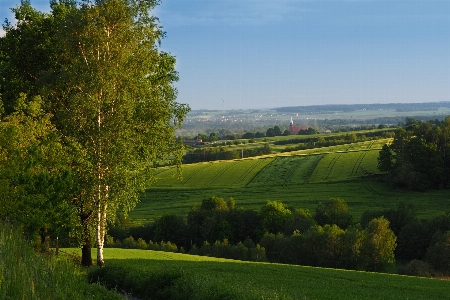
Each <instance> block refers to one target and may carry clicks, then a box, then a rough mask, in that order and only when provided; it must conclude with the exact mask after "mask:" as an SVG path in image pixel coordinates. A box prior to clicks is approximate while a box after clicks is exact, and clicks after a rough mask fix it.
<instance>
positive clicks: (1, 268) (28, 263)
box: [0, 224, 122, 300]
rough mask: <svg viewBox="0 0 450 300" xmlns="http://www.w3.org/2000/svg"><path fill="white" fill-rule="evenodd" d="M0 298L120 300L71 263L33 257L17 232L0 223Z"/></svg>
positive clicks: (43, 257) (43, 255)
mask: <svg viewBox="0 0 450 300" xmlns="http://www.w3.org/2000/svg"><path fill="white" fill-rule="evenodd" d="M0 299H12V300H15V299H71V300H72V299H104V300H107V299H122V297H120V296H119V295H118V294H116V293H114V292H110V291H108V290H106V289H105V288H104V287H103V286H101V285H98V284H88V282H87V280H86V271H85V270H83V269H80V268H77V267H76V266H75V264H74V262H73V261H70V260H68V259H67V258H66V259H65V258H62V257H61V256H59V257H58V258H56V257H55V256H54V255H51V254H40V255H39V254H37V253H35V252H34V251H33V249H32V246H31V243H29V242H27V241H25V240H24V239H23V237H22V236H21V233H20V232H19V231H17V230H15V229H12V228H11V227H9V226H4V225H2V224H0Z"/></svg>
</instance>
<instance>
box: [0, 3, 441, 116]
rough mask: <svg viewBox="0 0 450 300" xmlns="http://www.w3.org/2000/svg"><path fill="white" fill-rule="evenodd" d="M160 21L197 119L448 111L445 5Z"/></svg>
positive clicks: (252, 9)
mask: <svg viewBox="0 0 450 300" xmlns="http://www.w3.org/2000/svg"><path fill="white" fill-rule="evenodd" d="M16 4H18V1H12V0H2V1H1V4H0V17H1V18H2V19H4V18H5V17H7V18H9V19H12V15H11V14H10V13H9V10H8V7H12V6H15V5H16ZM31 4H32V5H34V6H35V7H37V8H39V9H41V10H47V11H48V9H49V8H48V7H49V5H48V1H46V0H45V1H41V0H34V1H33V0H31ZM154 13H155V14H156V15H157V16H158V17H159V18H160V22H161V25H162V26H163V27H164V30H165V31H166V32H167V37H166V38H165V39H164V40H163V42H162V50H164V51H167V52H170V53H171V54H172V55H174V56H176V58H177V70H178V71H179V75H180V81H179V82H178V83H176V86H177V88H178V91H179V95H178V102H181V103H188V104H189V105H190V106H191V108H192V109H222V108H224V109H248V108H273V107H281V106H302V105H315V104H354V103H401V102H434V101H450V1H449V0H441V1H433V0H391V1H382V0H372V1H370V0H365V1H363V0H359V1H358V0H353V1H352V0H334V1H325V0H324V1H321V0H315V1H306V0H303V1H302V0H271V1H268V0H162V3H161V5H159V6H158V7H157V9H156V10H155V11H154Z"/></svg>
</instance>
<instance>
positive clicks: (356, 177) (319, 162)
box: [130, 139, 449, 224]
mask: <svg viewBox="0 0 450 300" xmlns="http://www.w3.org/2000/svg"><path fill="white" fill-rule="evenodd" d="M388 141H389V140H387V139H386V140H379V141H369V142H362V143H354V144H348V145H341V146H333V147H326V148H317V149H309V150H299V151H294V152H285V153H279V154H272V155H265V156H261V157H257V158H248V159H241V160H233V161H217V162H207V163H198V164H192V165H184V166H183V179H182V180H179V179H177V178H176V172H175V170H174V169H171V168H161V169H158V170H157V171H156V172H155V178H156V179H157V180H158V181H157V182H156V183H155V184H154V185H153V186H152V187H150V188H149V189H147V191H146V192H145V194H143V195H142V197H141V202H140V203H138V205H137V206H136V208H135V209H134V210H133V211H131V212H130V219H131V221H133V222H135V223H136V224H144V223H148V222H152V221H154V220H155V219H156V218H158V217H160V216H162V215H164V214H168V213H173V214H182V215H185V214H186V213H187V212H188V211H189V210H190V209H191V208H192V207H193V206H194V205H199V204H200V203H201V201H202V200H203V199H205V198H207V197H211V196H217V197H222V198H224V199H228V198H229V197H234V198H235V200H236V205H237V206H238V207H243V208H251V209H257V210H259V209H260V208H261V207H262V205H263V204H264V203H266V202H267V201H268V200H272V201H274V200H276V201H283V202H284V203H286V204H288V205H292V206H293V207H295V208H305V209H309V210H310V211H312V212H313V211H314V210H315V209H316V207H317V205H318V203H319V201H327V200H329V199H330V198H334V197H338V198H341V199H344V200H345V201H346V202H347V204H348V206H349V211H350V213H351V214H352V215H353V216H354V218H355V219H358V218H359V217H360V216H361V214H362V213H363V212H364V211H365V210H380V209H385V208H386V209H387V208H393V207H394V206H395V205H396V204H397V203H399V202H401V201H403V202H404V203H413V204H414V207H415V208H416V211H417V215H418V216H419V217H420V218H428V217H432V216H436V215H438V214H441V213H442V212H444V211H447V210H448V201H449V194H448V191H446V190H435V191H429V192H413V191H404V190H397V189H392V188H390V187H389V186H387V185H385V184H384V183H382V182H379V181H378V180H377V177H372V176H369V177H361V176H363V175H367V174H377V173H378V170H377V168H376V165H377V157H378V152H379V149H381V147H382V145H383V144H384V143H386V142H388Z"/></svg>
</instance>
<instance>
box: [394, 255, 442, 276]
mask: <svg viewBox="0 0 450 300" xmlns="http://www.w3.org/2000/svg"><path fill="white" fill-rule="evenodd" d="M399 273H400V274H402V275H408V276H420V277H432V276H433V274H434V271H433V268H432V267H431V266H430V265H429V264H427V263H426V262H424V261H421V260H418V259H413V260H412V261H410V262H409V263H408V264H407V265H406V266H405V267H404V268H402V269H401V270H400V272H399Z"/></svg>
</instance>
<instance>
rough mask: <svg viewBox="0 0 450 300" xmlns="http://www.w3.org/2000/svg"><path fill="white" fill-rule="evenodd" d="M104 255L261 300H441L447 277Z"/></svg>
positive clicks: (130, 266) (126, 265)
mask: <svg viewBox="0 0 450 300" xmlns="http://www.w3.org/2000/svg"><path fill="white" fill-rule="evenodd" d="M94 250H95V249H94ZM63 251H72V252H73V251H80V250H79V249H63ZM104 253H105V258H106V266H111V267H112V268H121V270H129V271H130V272H129V274H133V275H132V276H134V277H135V278H139V277H140V278H145V277H146V275H145V274H147V273H152V272H153V273H154V272H158V270H160V271H161V272H162V271H163V272H166V274H167V273H170V271H171V270H172V271H174V272H180V273H181V274H183V275H182V276H183V277H184V276H185V278H189V282H190V283H191V284H192V287H193V288H194V290H195V289H196V288H198V289H202V288H204V289H212V287H213V286H214V285H220V286H221V290H224V289H225V290H229V291H230V292H231V291H233V292H236V291H239V292H242V293H249V292H251V293H252V295H254V296H258V295H259V298H261V297H265V298H264V299H279V298H283V297H284V298H286V299H445V298H448V293H449V292H450V281H445V280H438V279H428V278H419V277H408V276H400V275H392V274H382V273H369V272H358V271H347V270H336V269H324V268H313V267H304V266H293V265H282V264H269V263H253V262H242V261H234V260H227V259H218V258H211V257H203V256H195V255H185V254H179V253H167V252H159V251H151V250H132V249H112V248H107V249H105V250H104ZM93 256H94V257H95V255H93ZM121 275H122V276H124V275H123V274H122V273H121ZM325 286H326V288H325ZM320 287H323V288H320ZM277 297H279V298H277ZM252 299H254V298H252Z"/></svg>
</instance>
